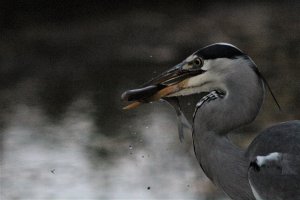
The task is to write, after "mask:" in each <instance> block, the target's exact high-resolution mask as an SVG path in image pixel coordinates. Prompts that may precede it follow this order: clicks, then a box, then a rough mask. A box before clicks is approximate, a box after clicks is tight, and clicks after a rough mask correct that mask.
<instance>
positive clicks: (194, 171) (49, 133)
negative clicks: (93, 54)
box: [1, 99, 210, 199]
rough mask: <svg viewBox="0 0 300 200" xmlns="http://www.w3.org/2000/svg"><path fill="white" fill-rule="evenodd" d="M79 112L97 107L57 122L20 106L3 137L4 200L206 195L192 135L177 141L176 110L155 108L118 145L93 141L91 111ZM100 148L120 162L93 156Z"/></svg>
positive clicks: (81, 103) (75, 110) (83, 103)
mask: <svg viewBox="0 0 300 200" xmlns="http://www.w3.org/2000/svg"><path fill="white" fill-rule="evenodd" d="M87 105H89V106H90V108H88V107H89V106H87ZM82 107H85V108H86V110H89V109H91V107H93V106H92V105H91V103H89V102H88V101H87V100H86V99H81V100H78V101H76V102H75V103H73V104H72V105H71V106H70V107H69V109H68V111H67V112H66V114H65V116H64V119H63V120H62V121H61V122H59V123H58V124H53V123H50V122H48V120H47V118H45V117H44V115H43V113H42V112H41V110H40V109H38V108H34V107H28V106H25V105H18V106H16V108H15V111H14V112H13V113H12V114H11V115H10V117H9V118H10V122H9V123H8V126H7V128H6V129H5V131H4V132H3V136H4V138H3V142H4V145H5V146H4V152H3V160H2V170H1V180H2V198H3V199H175V198H176V199H199V197H201V196H202V197H203V198H204V197H205V192H206V190H207V189H209V187H210V186H209V184H208V180H207V178H205V177H204V176H203V174H202V173H201V170H200V167H199V166H198V163H197V162H196V159H195V157H194V156H193V151H192V148H191V147H192V145H191V138H190V134H187V135H186V140H185V142H184V143H180V142H179V140H178V135H177V134H176V133H177V129H176V128H177V126H176V118H175V115H173V114H174V113H173V111H172V110H169V108H166V107H165V105H162V104H158V105H155V107H158V109H157V110H154V111H151V112H150V113H149V114H148V115H146V116H144V117H141V118H139V120H137V121H135V120H133V122H132V124H131V125H130V127H131V128H132V129H134V132H133V133H132V134H133V135H135V136H136V137H135V138H133V139H128V140H127V142H125V143H124V144H123V143H120V144H119V143H118V142H117V141H112V140H111V139H109V138H105V136H102V135H97V136H95V137H93V135H94V134H95V132H97V129H96V128H95V125H94V123H93V120H92V119H91V116H90V115H89V113H88V112H86V113H82V112H79V111H81V110H82ZM149 107H151V106H149ZM161 109H162V110H163V111H164V112H161V111H159V110H161ZM168 110H169V111H168ZM123 137H124V136H123ZM125 137H126V136H125ZM91 138H93V139H92V140H93V141H90V139H91ZM116 140H118V139H116ZM91 145H92V146H91ZM95 148H98V149H101V148H105V149H107V150H108V151H110V152H115V153H116V156H115V157H114V158H113V159H111V158H105V156H104V157H99V156H97V155H96V154H95V153H91V151H93V150H91V149H95ZM93 155H94V156H93Z"/></svg>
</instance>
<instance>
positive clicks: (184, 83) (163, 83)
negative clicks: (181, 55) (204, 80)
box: [121, 61, 203, 110]
mask: <svg viewBox="0 0 300 200" xmlns="http://www.w3.org/2000/svg"><path fill="white" fill-rule="evenodd" d="M189 65H190V63H189V62H186V61H184V62H182V63H180V64H178V65H176V66H175V67H173V68H171V69H170V70H168V71H166V72H164V73H162V74H161V75H159V76H157V77H155V78H153V79H151V80H150V81H148V82H146V83H145V84H143V85H142V87H140V88H138V89H133V90H127V91H126V92H124V93H123V94H122V96H121V99H122V100H125V101H129V102H131V103H130V104H129V105H127V106H125V107H124V108H123V109H125V110H128V109H133V108H136V107H138V106H139V105H141V104H143V103H148V102H153V101H158V100H160V99H163V98H165V97H168V96H170V95H172V94H174V93H176V92H179V91H180V90H182V89H185V88H187V87H188V80H189V78H191V77H193V76H196V75H198V74H201V73H203V70H202V69H201V68H197V69H194V68H191V67H189Z"/></svg>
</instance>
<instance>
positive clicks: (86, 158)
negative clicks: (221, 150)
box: [0, 0, 300, 200]
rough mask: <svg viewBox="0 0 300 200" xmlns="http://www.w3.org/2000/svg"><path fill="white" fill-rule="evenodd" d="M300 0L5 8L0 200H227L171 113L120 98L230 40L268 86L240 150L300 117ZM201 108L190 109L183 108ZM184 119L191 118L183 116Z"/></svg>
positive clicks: (0, 14) (9, 4)
mask: <svg viewBox="0 0 300 200" xmlns="http://www.w3.org/2000/svg"><path fill="white" fill-rule="evenodd" d="M299 8H300V3H299V1H251V2H241V1H214V2H213V3H212V1H210V2H205V1H196V0H191V1H184V0H180V1H176V2H175V1H168V0H167V1H163V2H159V1H157V2H154V1H153V2H151V1H129V0H124V1H108V0H104V1H91V0H87V1H82V0H73V1H67V0H60V1H48V0H47V1H46V0H40V1H34V0H27V1H17V0H2V1H1V3H0V33H1V37H0V107H1V109H0V162H1V163H0V164H1V169H0V170H1V171H0V179H1V182H0V184H1V185H0V186H1V190H0V194H1V196H0V198H1V199H3V200H4V199H34V200H35V199H52V200H53V199H202V200H204V199H228V198H227V197H226V196H225V195H224V194H223V193H222V192H221V191H220V190H218V189H217V188H215V187H214V186H213V185H212V184H211V182H210V181H209V180H208V179H207V178H206V177H205V175H204V174H203V172H202V170H201V168H200V167H199V164H198V162H197V160H196V159H195V156H194V152H193V147H192V141H191V134H190V132H187V134H186V139H185V140H184V142H183V143H180V142H179V140H178V134H177V121H176V115H175V112H174V111H173V109H172V108H171V107H170V106H168V105H166V104H164V103H153V104H148V105H144V106H142V107H140V108H138V109H135V110H130V111H123V110H122V107H123V106H124V105H125V103H124V102H121V100H120V95H121V94H122V92H123V91H125V90H127V89H132V88H136V87H138V86H139V85H141V84H142V83H143V82H145V81H146V80H148V79H150V78H152V77H153V76H155V75H157V74H158V73H160V72H162V71H164V70H166V69H168V68H169V67H171V66H173V65H175V64H177V63H178V62H180V61H182V60H183V59H184V58H186V57H187V56H188V55H190V54H191V53H193V52H194V51H196V50H197V49H199V48H201V47H203V46H205V45H208V44H211V43H215V42H228V43H232V44H234V45H236V46H237V47H239V48H240V49H242V50H244V51H245V52H247V53H248V54H249V55H250V56H251V57H252V58H253V60H254V61H255V62H256V64H257V65H258V67H259V69H260V70H261V72H262V73H263V75H264V76H265V77H266V79H267V80H268V82H269V84H270V85H271V87H272V89H273V92H274V93H275V95H276V97H277V99H278V101H279V103H280V104H281V106H282V109H283V111H282V112H280V111H279V110H278V108H277V107H276V105H275V103H274V101H273V100H272V98H271V97H270V94H269V93H268V92H267V94H266V100H265V103H264V105H263V107H262V109H261V112H260V114H259V116H258V118H257V119H256V120H255V121H254V123H253V124H251V125H249V126H246V127H244V128H241V129H239V130H236V131H235V132H236V133H243V135H242V136H241V135H238V134H232V136H231V137H232V139H233V140H234V141H235V142H236V143H237V144H238V145H241V146H246V145H247V144H249V142H250V141H251V139H252V138H253V137H254V136H255V134H256V133H257V132H258V131H259V130H261V129H263V128H265V127H267V126H269V125H271V124H273V123H276V122H280V121H286V120H291V119H299V118H300V112H299V109H298V108H299V106H300V101H299V99H300V79H299V77H300V70H299V64H300V54H299V45H300V40H299V33H300V27H299V25H300V23H299V19H300V16H299ZM183 104H184V105H185V107H187V108H188V107H190V108H191V109H190V110H192V109H193V106H194V105H193V103H191V102H186V101H185V102H184V103H183ZM186 114H187V117H189V116H190V112H187V113H186Z"/></svg>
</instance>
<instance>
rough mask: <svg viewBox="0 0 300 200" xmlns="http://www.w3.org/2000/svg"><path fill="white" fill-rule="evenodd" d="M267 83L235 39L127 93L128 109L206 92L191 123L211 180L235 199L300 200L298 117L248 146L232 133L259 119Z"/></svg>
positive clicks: (195, 55) (197, 54)
mask: <svg viewBox="0 0 300 200" xmlns="http://www.w3.org/2000/svg"><path fill="white" fill-rule="evenodd" d="M265 86H267V87H268V85H267V83H266V81H265V79H264V78H263V77H262V76H261V74H260V72H259V70H258V68H257V67H256V65H255V63H254V62H253V61H252V59H251V58H250V57H249V56H248V55H247V54H245V53H244V52H242V51H241V50H240V49H238V48H237V47H235V46H233V45H231V44H226V43H216V44H212V45H209V46H207V47H204V48H202V49H200V50H198V51H196V52H195V53H193V54H192V55H191V56H189V57H188V58H186V59H185V60H184V61H182V62H181V63H179V64H178V65H176V66H175V67H173V68H171V69H170V70H168V71H166V72H165V73H163V74H161V75H160V76H158V77H156V78H154V79H152V80H150V81H148V82H147V83H146V84H144V86H143V87H142V88H139V89H136V90H129V91H127V92H125V93H124V94H123V95H122V98H123V99H124V100H127V101H133V103H132V104H130V105H129V106H127V107H126V109H129V108H133V107H136V106H138V105H140V104H141V103H146V102H151V101H156V100H159V99H162V98H164V99H166V100H167V101H168V98H170V97H172V98H174V97H175V98H176V97H178V96H186V95H193V94H198V93H205V94H206V95H205V96H204V97H202V98H201V99H199V102H198V103H197V105H196V106H195V112H194V116H193V123H192V128H193V144H194V150H195V155H196V158H197V159H198V161H199V163H200V166H201V168H202V169H203V171H204V172H205V174H206V175H207V176H208V177H209V178H210V180H211V181H212V182H213V183H214V184H216V185H217V186H218V187H220V188H221V189H222V190H223V191H224V192H225V193H226V194H227V195H228V196H229V197H230V198H232V199H235V200H254V199H256V200H297V199H298V200H299V199H300V121H299V120H295V121H288V122H283V123H280V124H276V125H273V126H271V127H269V128H267V129H265V130H263V131H261V132H260V133H259V134H258V136H257V137H256V138H255V139H254V140H253V142H252V143H251V144H250V145H249V147H248V148H247V149H241V148H239V147H237V146H236V145H235V144H233V143H232V141H231V140H230V139H229V138H228V137H227V135H228V134H229V133H230V132H232V131H234V130H235V129H237V128H239V127H242V126H245V125H246V124H249V123H251V122H252V121H253V120H254V119H255V118H256V116H257V114H258V112H259V110H260V107H261V105H262V103H263V99H264V92H265ZM272 95H273V94H272ZM276 102H277V101H276Z"/></svg>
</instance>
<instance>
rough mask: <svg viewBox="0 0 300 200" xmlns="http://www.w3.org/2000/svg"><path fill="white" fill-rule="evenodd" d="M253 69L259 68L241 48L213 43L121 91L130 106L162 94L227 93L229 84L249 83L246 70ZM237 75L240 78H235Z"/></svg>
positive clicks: (148, 100) (254, 70) (164, 95)
mask: <svg viewBox="0 0 300 200" xmlns="http://www.w3.org/2000/svg"><path fill="white" fill-rule="evenodd" d="M243 67H245V69H243ZM256 72H257V73H258V70H257V68H256V66H255V64H254V63H253V61H252V60H251V58H250V57H248V56H247V55H246V54H245V53H244V52H242V51H241V50H240V49H238V48H237V47H235V46H233V45H231V44H227V43H216V44H212V45H209V46H206V47H204V48H202V49H200V50H198V51H196V52H195V53H193V54H192V55H190V56H189V57H187V58H186V59H185V60H183V61H182V62H181V63H179V64H177V65H176V66H174V67H173V68H171V69H169V70H167V71H166V72H164V73H162V74H161V75H159V76H157V77H155V78H153V79H151V80H150V81H148V82H146V83H145V84H144V85H143V86H142V87H141V88H139V89H135V90H128V91H126V92H124V93H123V94H122V99H123V100H127V101H133V103H132V104H130V105H129V106H127V107H125V109H130V108H134V107H136V106H138V105H140V104H141V103H146V102H152V101H157V100H159V99H161V98H167V97H174V96H186V95H192V94H198V93H202V92H210V91H212V90H219V91H222V92H224V93H226V92H227V87H228V84H236V83H237V84H239V82H240V83H244V84H249V82H247V80H246V79H247V78H248V77H249V76H248V75H247V73H253V74H254V76H257V75H255V73H256ZM243 75H245V76H243ZM232 77H235V78H234V79H235V80H234V81H231V80H233V78H232ZM239 79H243V80H242V81H236V80H239ZM249 81H250V80H249ZM250 82H251V81H250Z"/></svg>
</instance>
